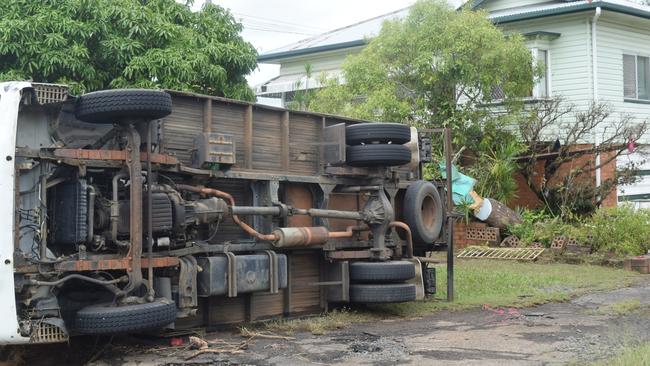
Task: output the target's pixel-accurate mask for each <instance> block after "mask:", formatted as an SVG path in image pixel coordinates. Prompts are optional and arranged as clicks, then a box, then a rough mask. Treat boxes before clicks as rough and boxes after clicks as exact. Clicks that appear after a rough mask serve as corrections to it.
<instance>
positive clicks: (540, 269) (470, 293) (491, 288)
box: [263, 260, 639, 334]
mask: <svg viewBox="0 0 650 366" xmlns="http://www.w3.org/2000/svg"><path fill="white" fill-rule="evenodd" d="M638 278H639V275H636V274H634V273H633V272H628V271H624V270H621V269H614V268H608V267H601V266H590V265H572V264H548V263H546V264H538V263H524V262H509V261H494V260H458V261H457V262H456V266H455V281H454V282H455V285H456V286H455V295H456V299H455V301H454V302H452V303H449V302H447V301H445V300H444V299H446V296H447V294H446V267H445V266H438V267H437V288H438V294H436V296H435V297H434V298H429V299H427V300H425V301H417V302H409V303H402V304H386V305H376V306H368V307H364V308H355V309H351V310H350V309H344V310H337V311H333V312H330V313H328V314H327V315H324V316H321V317H314V318H307V319H298V320H277V321H271V322H269V323H265V324H264V325H263V327H265V328H266V329H268V330H270V331H278V332H288V333H291V332H293V331H298V330H306V331H310V332H312V333H315V334H320V333H323V332H325V331H327V330H332V329H337V328H343V327H345V325H346V324H350V323H353V322H362V321H373V320H377V319H383V318H387V317H395V316H398V317H407V318H408V317H417V316H423V315H427V314H431V313H434V312H436V311H440V310H452V311H454V310H464V309H471V308H479V307H482V306H489V307H526V306H533V305H537V304H543V303H547V302H553V301H566V300H569V299H571V298H573V297H575V296H578V295H581V294H585V293H588V292H596V291H604V290H611V289H615V288H619V287H624V286H629V285H631V284H632V283H633V282H634V281H635V280H636V279H638Z"/></svg>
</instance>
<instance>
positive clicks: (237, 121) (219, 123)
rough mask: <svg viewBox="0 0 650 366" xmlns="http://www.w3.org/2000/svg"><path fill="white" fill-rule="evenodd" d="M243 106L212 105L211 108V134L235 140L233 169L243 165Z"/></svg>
mask: <svg viewBox="0 0 650 366" xmlns="http://www.w3.org/2000/svg"><path fill="white" fill-rule="evenodd" d="M246 108H247V107H245V106H241V105H238V104H226V103H214V104H213V106H212V132H216V133H227V134H231V135H233V137H234V140H235V151H236V155H235V167H243V166H244V163H245V149H246V145H245V144H244V113H245V111H246Z"/></svg>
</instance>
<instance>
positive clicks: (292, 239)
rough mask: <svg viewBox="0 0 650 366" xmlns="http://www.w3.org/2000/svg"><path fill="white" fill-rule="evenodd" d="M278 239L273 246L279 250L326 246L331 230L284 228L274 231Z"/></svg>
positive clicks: (320, 228)
mask: <svg viewBox="0 0 650 366" xmlns="http://www.w3.org/2000/svg"><path fill="white" fill-rule="evenodd" d="M273 234H274V235H275V236H276V237H277V238H278V239H277V240H276V241H274V242H273V246H275V247H278V248H290V247H304V246H312V245H321V244H324V243H325V242H326V241H327V239H328V238H329V234H331V233H330V232H329V230H327V228H325V227H323V226H317V227H282V228H278V229H276V230H275V231H273Z"/></svg>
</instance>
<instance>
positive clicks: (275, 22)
mask: <svg viewBox="0 0 650 366" xmlns="http://www.w3.org/2000/svg"><path fill="white" fill-rule="evenodd" d="M233 14H235V15H238V16H241V17H247V18H251V19H250V20H252V21H258V22H259V21H261V22H263V23H268V24H270V25H280V24H284V25H287V26H293V27H296V28H303V29H310V30H313V31H317V32H325V31H326V30H325V29H322V28H318V27H312V26H309V25H304V24H298V23H292V22H287V21H284V20H279V19H272V18H265V17H259V16H254V15H247V14H242V13H234V12H233ZM256 19H257V20H256Z"/></svg>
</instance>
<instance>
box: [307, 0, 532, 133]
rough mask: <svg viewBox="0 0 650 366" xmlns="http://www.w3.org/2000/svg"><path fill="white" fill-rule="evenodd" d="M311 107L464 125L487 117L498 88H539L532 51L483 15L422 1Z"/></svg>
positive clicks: (518, 92) (515, 92) (508, 92)
mask: <svg viewBox="0 0 650 366" xmlns="http://www.w3.org/2000/svg"><path fill="white" fill-rule="evenodd" d="M343 75H344V79H345V83H344V84H342V85H338V83H336V82H332V85H330V87H329V88H326V89H324V90H323V91H321V92H320V93H318V94H317V95H316V96H315V97H314V99H313V100H312V102H311V106H312V109H315V110H319V111H322V112H329V113H339V114H344V115H349V116H354V117H359V118H366V119H379V120H384V121H403V122H407V123H411V124H418V125H425V126H442V125H451V126H453V127H456V128H460V127H463V126H464V125H465V124H466V123H468V122H472V123H473V122H478V121H479V120H480V119H481V118H483V117H484V116H485V113H483V111H484V108H477V107H478V106H479V105H481V104H483V103H486V102H489V101H491V99H492V93H493V91H494V90H496V89H498V90H500V91H503V93H504V94H505V96H506V97H514V96H524V95H527V94H528V93H529V92H530V90H531V89H532V86H533V67H532V60H531V55H530V51H528V49H527V48H526V47H525V45H524V42H523V40H522V37H520V36H518V35H512V36H505V35H504V34H503V33H502V32H501V31H500V30H499V29H498V28H496V27H495V26H494V25H493V24H492V23H491V22H490V21H489V20H488V19H487V17H486V13H484V12H474V11H470V10H460V11H455V10H454V9H452V8H450V7H449V6H448V5H447V4H446V3H445V2H442V1H440V0H422V1H419V2H418V3H416V4H415V5H414V6H413V7H412V8H411V10H410V12H409V15H408V16H407V17H406V18H405V19H401V20H391V21H386V22H384V24H383V26H382V29H381V32H380V33H379V35H378V36H377V37H375V38H373V39H372V40H371V41H370V43H369V44H368V46H367V47H365V48H364V49H363V51H362V52H361V53H360V54H359V55H357V56H352V57H349V58H348V59H347V60H346V62H345V63H344V66H343Z"/></svg>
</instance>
